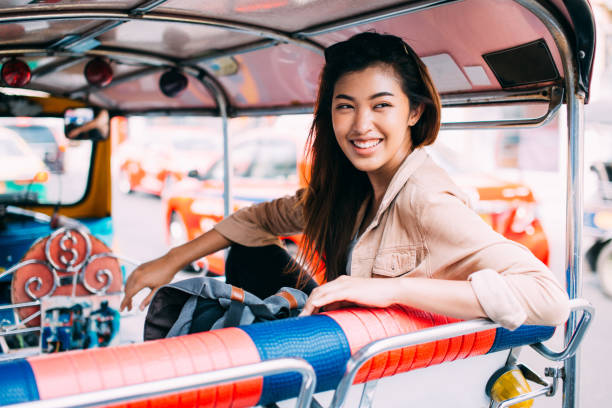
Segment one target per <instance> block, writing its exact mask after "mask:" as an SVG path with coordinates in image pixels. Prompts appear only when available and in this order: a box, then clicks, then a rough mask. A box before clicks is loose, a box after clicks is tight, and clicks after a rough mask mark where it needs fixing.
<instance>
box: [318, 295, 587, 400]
mask: <svg viewBox="0 0 612 408" xmlns="http://www.w3.org/2000/svg"><path fill="white" fill-rule="evenodd" d="M569 305H570V311H575V310H584V312H585V314H584V316H585V317H583V320H582V321H581V323H582V322H584V323H583V324H581V325H580V326H579V327H578V328H577V330H576V332H575V333H574V335H573V336H572V341H571V342H570V343H568V345H567V347H566V349H564V350H563V351H561V352H559V353H554V352H551V351H550V350H548V348H546V347H545V346H544V345H542V343H536V344H537V345H538V348H536V351H538V352H539V353H540V354H542V355H543V356H544V357H547V358H549V357H548V356H551V357H555V356H561V355H562V356H563V359H566V358H569V357H571V356H572V355H573V354H574V353H575V352H576V349H577V348H578V346H579V345H580V342H581V341H582V339H583V337H584V334H585V332H586V329H587V328H588V326H589V322H590V320H591V316H592V315H593V312H594V309H593V306H591V304H590V303H589V302H588V301H586V300H584V299H571V300H570V302H569ZM586 316H588V318H587V317H586ZM498 327H500V324H499V323H495V322H492V321H491V320H489V319H474V320H469V321H465V322H459V323H451V324H445V325H442V326H437V327H432V328H429V329H425V330H420V331H417V332H413V333H407V334H402V335H399V336H394V337H388V338H384V339H380V340H375V341H373V342H371V343H368V344H367V345H365V346H363V347H362V348H361V349H360V350H359V351H357V353H355V354H354V355H353V356H352V357H351V358H350V360H349V361H348V362H347V364H346V371H345V373H344V376H343V377H342V380H341V381H340V383H339V384H338V387H337V388H336V391H335V392H334V397H333V399H332V402H331V405H330V408H340V407H342V406H343V404H344V402H345V400H346V396H347V394H348V390H349V388H350V387H351V385H352V384H353V381H354V380H355V376H356V375H357V372H358V371H359V369H360V368H361V367H362V366H363V365H364V364H365V363H366V362H367V361H369V360H370V359H372V358H373V357H375V356H377V355H378V354H380V353H384V352H387V351H392V350H396V349H399V348H404V347H409V346H416V345H418V344H423V343H429V342H432V341H437V340H443V339H448V338H451V337H457V336H463V335H466V334H472V333H477V332H481V331H485V330H491V329H497V328H498ZM551 359H553V358H551ZM554 361H558V360H554Z"/></svg>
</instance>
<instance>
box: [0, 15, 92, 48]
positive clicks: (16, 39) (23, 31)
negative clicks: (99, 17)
mask: <svg viewBox="0 0 612 408" xmlns="http://www.w3.org/2000/svg"><path fill="white" fill-rule="evenodd" d="M98 24H100V22H99V21H96V20H51V21H31V22H27V23H15V24H0V45H1V46H15V45H20V44H46V43H50V42H51V43H53V42H55V41H58V40H61V39H62V38H63V37H64V36H65V35H67V34H69V33H70V34H74V33H82V32H84V31H86V30H88V29H90V28H92V27H95V26H97V25H98Z"/></svg>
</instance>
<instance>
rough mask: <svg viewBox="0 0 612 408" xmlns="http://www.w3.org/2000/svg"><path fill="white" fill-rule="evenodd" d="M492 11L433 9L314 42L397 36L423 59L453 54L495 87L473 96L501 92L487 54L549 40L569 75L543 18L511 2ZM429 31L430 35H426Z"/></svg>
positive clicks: (483, 1)
mask: <svg viewBox="0 0 612 408" xmlns="http://www.w3.org/2000/svg"><path fill="white" fill-rule="evenodd" d="M490 7H491V2H490V0H465V1H463V2H459V3H455V4H452V5H448V6H447V7H444V8H441V7H439V8H432V9H429V10H426V11H423V12H421V13H418V14H407V15H403V16H399V17H395V18H393V19H390V20H385V21H384V22H375V23H371V24H367V25H362V26H359V28H357V27H353V28H348V29H345V30H341V31H335V32H332V33H327V34H323V35H319V36H316V37H313V38H312V39H314V40H315V41H317V42H319V43H321V44H323V45H325V46H328V45H331V44H333V43H335V42H338V41H342V40H344V39H347V38H348V37H350V36H352V35H353V34H356V33H358V32H362V31H368V30H374V31H377V32H380V33H391V34H395V35H398V36H400V37H402V38H403V39H404V40H405V41H406V42H407V43H408V44H410V45H411V46H412V47H413V48H414V50H415V51H416V53H417V54H418V55H419V56H421V57H429V56H434V55H439V54H449V55H450V57H451V58H452V60H453V61H454V62H455V63H456V64H457V65H458V66H459V68H460V69H461V70H462V71H463V73H464V74H465V73H466V72H468V71H469V70H470V68H471V67H478V66H480V67H482V68H483V69H484V71H485V73H486V76H487V78H488V79H489V82H490V83H491V84H490V85H472V91H486V90H498V89H500V85H499V83H498V81H497V79H496V78H495V75H494V74H493V72H492V71H491V70H490V69H489V67H488V66H487V64H486V63H485V61H484V59H483V58H482V55H483V54H486V53H489V52H492V51H498V50H503V49H507V48H511V47H515V46H517V45H521V44H525V43H528V42H531V41H535V40H537V39H540V38H544V39H545V40H546V43H547V45H548V48H549V49H550V51H551V54H552V56H553V59H554V61H555V63H556V65H557V70H558V71H559V73H560V75H563V67H562V66H561V58H560V56H559V52H558V51H557V48H556V45H555V43H554V40H553V39H552V37H551V35H550V34H549V33H548V31H547V30H546V28H545V27H544V25H543V24H542V23H541V22H540V20H539V19H538V18H537V17H535V16H534V15H532V14H531V13H530V12H529V11H527V10H525V9H523V8H521V7H520V6H518V5H517V4H516V3H514V2H513V1H511V0H496V2H495V7H496V8H497V12H496V13H492V12H491V10H490ZM500 8H501V9H500ZM468 9H469V10H468ZM459 10H463V11H462V15H463V16H464V18H462V19H459V20H458V19H457V18H456V14H455V12H459ZM423 32H427V33H429V34H428V35H427V36H423V35H421V33H423ZM451 50H453V51H452V52H451ZM517 63H518V61H517ZM466 67H467V69H466ZM466 77H469V76H468V75H466Z"/></svg>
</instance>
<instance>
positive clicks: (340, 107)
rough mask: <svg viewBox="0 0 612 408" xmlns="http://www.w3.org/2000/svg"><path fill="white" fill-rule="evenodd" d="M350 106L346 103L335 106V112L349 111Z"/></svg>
mask: <svg viewBox="0 0 612 408" xmlns="http://www.w3.org/2000/svg"><path fill="white" fill-rule="evenodd" d="M351 108H352V106H351V105H348V104H346V103H343V104H340V105H336V110H343V109H351Z"/></svg>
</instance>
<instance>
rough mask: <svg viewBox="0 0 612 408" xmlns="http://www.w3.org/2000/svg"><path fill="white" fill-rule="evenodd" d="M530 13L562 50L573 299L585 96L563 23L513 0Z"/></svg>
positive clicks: (571, 374) (574, 383) (570, 407)
mask: <svg viewBox="0 0 612 408" xmlns="http://www.w3.org/2000/svg"><path fill="white" fill-rule="evenodd" d="M514 1H516V2H517V3H519V4H520V5H522V6H523V7H525V8H526V9H527V10H529V11H531V12H532V13H533V14H534V15H535V16H536V17H538V18H539V19H540V21H542V23H543V24H544V25H545V26H546V28H548V31H550V33H551V35H552V37H553V39H554V40H555V44H556V45H557V48H558V50H559V54H560V56H561V61H562V63H563V75H564V80H565V91H566V98H567V137H568V155H567V208H566V214H565V216H566V237H567V240H566V268H565V271H566V286H567V293H568V295H569V297H570V299H573V298H576V297H578V296H580V294H581V292H582V265H581V262H580V256H581V251H582V248H581V238H582V164H583V163H582V162H583V158H582V144H583V143H582V129H583V107H584V97H583V96H582V95H578V93H577V91H576V89H577V88H576V64H575V55H576V54H575V53H573V52H572V49H571V47H570V45H569V42H568V38H567V36H566V33H565V32H564V30H563V27H562V26H561V24H560V23H559V22H558V21H557V20H556V18H555V17H554V16H553V15H552V14H551V13H550V11H548V9H546V8H545V7H544V6H543V5H541V4H540V3H539V2H537V1H535V0H514ZM576 325H577V316H576V313H575V312H572V313H571V314H570V317H569V319H568V322H567V324H566V326H565V343H566V344H567V342H569V339H570V337H571V335H572V333H573V331H574V329H575V327H576ZM579 368H580V365H579V354H578V353H577V354H575V355H574V356H573V357H572V358H569V359H567V360H566V361H565V363H564V369H565V378H564V381H563V408H577V407H578V406H579V404H580V402H579V392H578V389H579V379H578V376H579V374H580V370H579Z"/></svg>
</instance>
